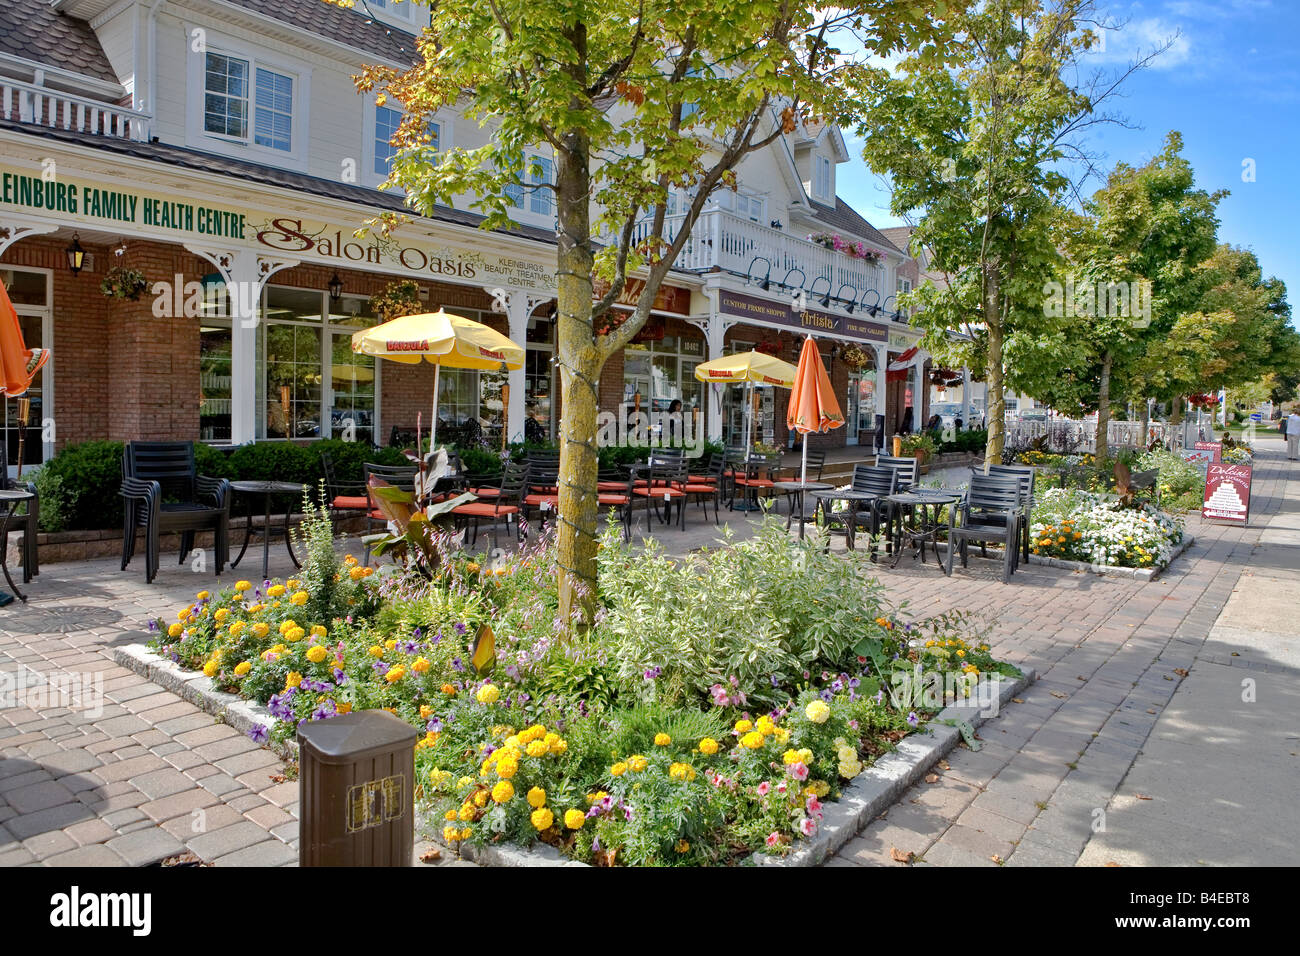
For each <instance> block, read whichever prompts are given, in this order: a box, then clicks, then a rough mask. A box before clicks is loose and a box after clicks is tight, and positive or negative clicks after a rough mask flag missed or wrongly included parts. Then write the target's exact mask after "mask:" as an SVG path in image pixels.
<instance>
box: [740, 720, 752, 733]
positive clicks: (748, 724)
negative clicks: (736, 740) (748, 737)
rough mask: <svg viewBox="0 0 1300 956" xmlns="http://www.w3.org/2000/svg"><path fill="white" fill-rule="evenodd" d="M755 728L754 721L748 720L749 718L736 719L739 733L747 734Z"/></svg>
mask: <svg viewBox="0 0 1300 956" xmlns="http://www.w3.org/2000/svg"><path fill="white" fill-rule="evenodd" d="M753 729H754V724H753V722H752V721H748V720H738V721H736V733H738V734H746V733H749V732H750V731H751V730H753Z"/></svg>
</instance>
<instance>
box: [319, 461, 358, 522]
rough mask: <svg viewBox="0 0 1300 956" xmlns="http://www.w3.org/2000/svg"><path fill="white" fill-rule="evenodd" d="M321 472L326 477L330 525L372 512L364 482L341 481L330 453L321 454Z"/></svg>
mask: <svg viewBox="0 0 1300 956" xmlns="http://www.w3.org/2000/svg"><path fill="white" fill-rule="evenodd" d="M320 464H321V470H322V472H323V473H324V475H325V496H326V498H327V499H328V500H329V509H330V523H331V524H334V525H337V524H338V522H339V519H341V518H345V517H357V516H360V515H364V514H366V513H367V512H368V511H370V510H371V505H370V495H369V493H368V492H367V491H366V483H365V482H364V481H340V480H339V477H338V472H337V471H336V470H335V469H334V461H333V460H332V459H331V458H330V456H329V452H321V456H320Z"/></svg>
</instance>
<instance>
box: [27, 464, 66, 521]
mask: <svg viewBox="0 0 1300 956" xmlns="http://www.w3.org/2000/svg"><path fill="white" fill-rule="evenodd" d="M23 478H24V480H30V481H31V482H32V483H33V484H35V485H36V494H37V495H39V496H40V502H41V503H40V508H41V530H42V531H64V530H66V529H67V527H68V521H69V520H70V517H71V516H70V515H69V512H68V499H67V494H66V492H65V491H64V490H63V479H62V478H60V477H59V476H58V475H57V474H56V473H55V472H53V471H51V470H50V469H48V468H40V469H38V470H37V471H36V472H35V473H34V474H31V475H26V474H24V475H23Z"/></svg>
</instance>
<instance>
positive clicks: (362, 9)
mask: <svg viewBox="0 0 1300 956" xmlns="http://www.w3.org/2000/svg"><path fill="white" fill-rule="evenodd" d="M354 9H355V10H356V12H357V13H360V14H362V15H367V16H370V17H373V18H374V19H376V20H380V21H382V22H384V23H388V24H392V25H393V26H396V27H402V28H406V27H411V28H413V29H414V30H415V31H419V30H420V29H422V28H423V27H426V26H428V22H427V19H424V20H422V19H421V18H420V15H419V14H420V11H421V10H423V9H425V8H424V7H423V6H422V5H420V4H418V3H415V2H414V0H367V2H366V3H364V4H357V6H356V7H355V8H354ZM424 16H425V18H427V17H428V16H429V14H428V13H425V14H424Z"/></svg>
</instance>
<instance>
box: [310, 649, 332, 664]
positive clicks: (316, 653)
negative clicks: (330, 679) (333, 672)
mask: <svg viewBox="0 0 1300 956" xmlns="http://www.w3.org/2000/svg"><path fill="white" fill-rule="evenodd" d="M328 656H329V651H327V650H325V648H324V647H322V646H321V645H319V644H313V645H312V646H311V647H309V648H307V660H309V661H311V662H312V663H313V664H319V663H320V662H321V661H323V660H325V658H327V657H328Z"/></svg>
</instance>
